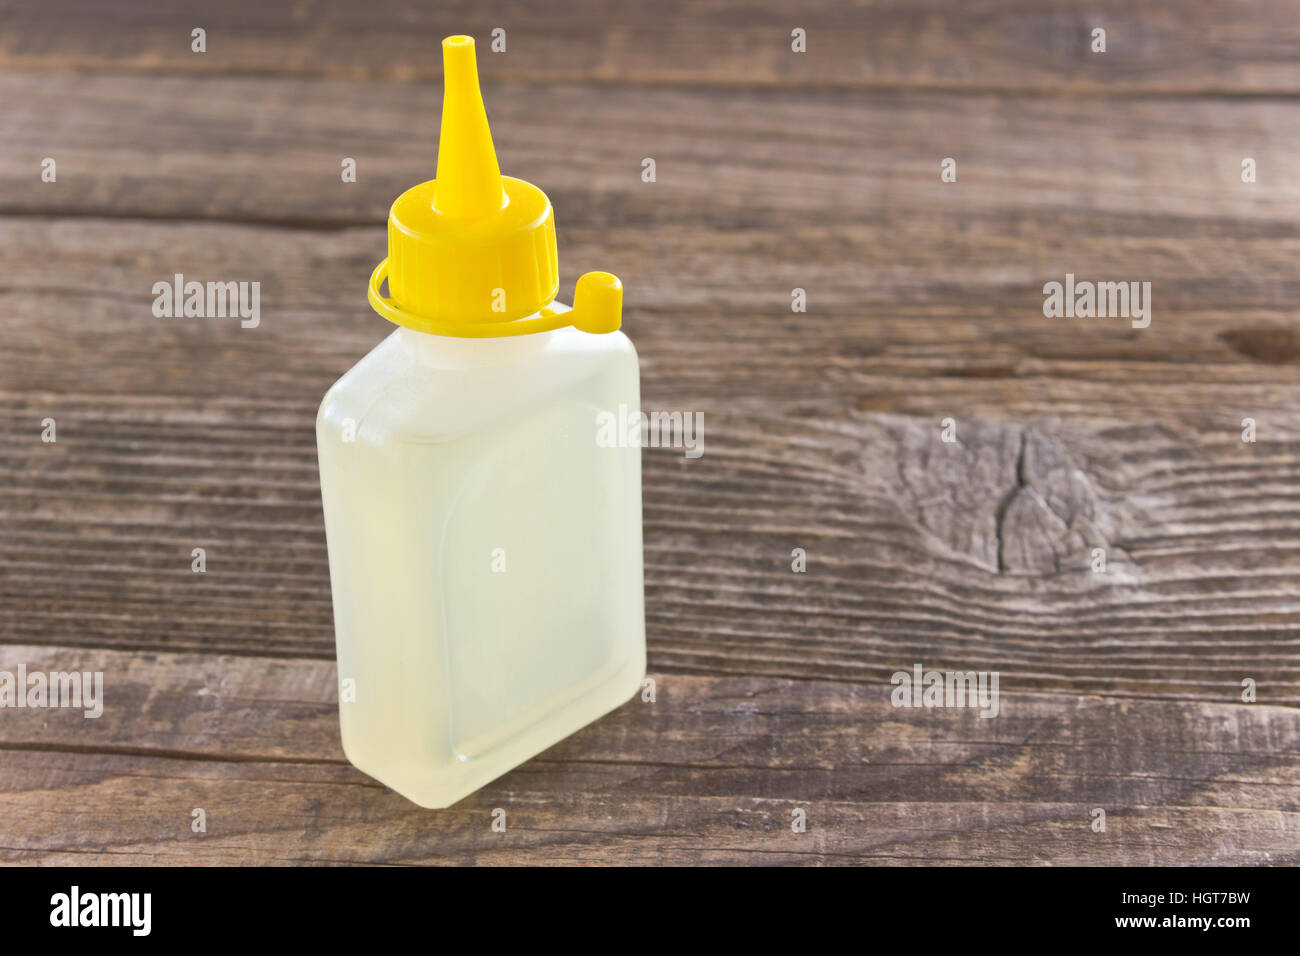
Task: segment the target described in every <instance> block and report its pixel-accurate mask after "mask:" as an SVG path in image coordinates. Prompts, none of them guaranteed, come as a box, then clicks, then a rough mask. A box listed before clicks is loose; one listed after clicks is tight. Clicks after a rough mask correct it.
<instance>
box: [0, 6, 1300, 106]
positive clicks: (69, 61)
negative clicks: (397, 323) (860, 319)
mask: <svg viewBox="0 0 1300 956" xmlns="http://www.w3.org/2000/svg"><path fill="white" fill-rule="evenodd" d="M0 23H2V24H3V26H4V28H5V29H4V31H3V33H0V37H3V41H2V42H0V68H4V69H17V70H32V71H35V70H42V71H48V70H59V71H64V70H74V71H77V72H81V73H85V72H88V71H139V72H145V73H150V74H154V73H159V72H168V73H170V72H184V73H199V74H224V73H235V72H237V73H243V74H249V73H257V74H267V75H287V74H291V75H300V76H315V77H346V78H350V79H382V80H386V81H391V82H412V81H414V82H422V81H429V80H432V81H437V80H438V79H439V78H440V77H441V75H442V73H441V65H440V63H439V58H438V44H439V41H440V40H441V39H442V38H443V37H444V36H447V35H449V34H452V33H468V34H470V35H472V36H474V37H475V38H476V39H477V40H478V42H479V43H480V44H481V45H482V47H483V48H484V50H487V49H488V45H489V43H490V40H491V31H492V30H494V29H497V28H500V29H503V30H505V31H506V38H507V44H506V52H505V53H504V54H497V55H493V56H486V55H485V56H484V57H483V58H482V62H483V68H484V72H485V74H486V76H487V77H488V80H489V82H496V81H497V78H498V77H508V78H509V81H510V82H512V83H518V84H536V83H539V82H552V81H556V80H561V81H568V80H577V81H582V82H587V83H591V84H600V85H605V84H617V83H626V82H635V83H646V82H650V83H665V84H695V85H698V84H705V83H708V84H720V85H727V86H733V85H737V84H746V85H761V84H770V85H781V86H816V85H821V86H843V87H850V88H863V87H888V88H899V87H902V88H924V89H936V88H937V89H945V90H953V91H966V90H972V89H973V90H990V89H993V90H1001V91H1006V92H1012V93H1022V92H1033V93H1037V92H1042V91H1044V90H1047V91H1057V92H1065V93H1078V92H1085V93H1086V92H1095V91H1098V90H1122V91H1130V92H1131V91H1146V92H1159V93H1162V94H1168V95H1180V94H1182V93H1186V92H1189V91H1191V92H1198V93H1202V92H1214V93H1217V94H1226V95H1242V94H1246V95H1257V94H1273V93H1286V94H1295V93H1296V92H1300V62H1298V61H1297V59H1296V56H1295V50H1296V48H1297V45H1298V44H1300V24H1298V23H1297V20H1296V17H1295V9H1294V6H1293V4H1291V3H1289V2H1288V0H1230V2H1224V0H1167V2H1164V3H1160V4H1144V5H1142V6H1140V7H1134V5H1133V4H1132V3H1131V2H1129V0H1092V2H1090V3H1088V4H1086V5H1081V4H1078V3H1074V2H1070V0H988V2H981V3H950V2H944V0H874V2H862V0H858V2H854V3H843V2H836V0H815V2H811V3H803V4H800V5H799V7H798V9H797V10H795V9H787V8H783V7H781V6H780V5H776V4H770V5H763V4H752V3H751V4H739V3H735V2H730V0H690V2H685V0H667V2H662V3H657V4H654V5H646V4H640V3H628V2H619V0H597V2H585V3H581V4H533V3H524V2H520V0H508V2H498V3H493V4H483V3H477V2H470V0H452V2H440V3H439V4H437V5H436V7H432V6H423V5H421V6H412V5H411V4H409V3H404V2H402V0H372V2H369V3H366V4H364V5H358V4H356V3H350V2H347V0H315V2H311V3H305V2H304V3H293V4H281V3H259V2H256V0H227V2H225V3H222V4H220V5H219V6H216V7H214V6H213V5H212V4H210V3H206V2H204V0H169V2H167V3H165V4H159V3H142V2H134V3H126V4H113V5H105V4H102V3H96V2H94V0H26V2H23V0H5V2H4V3H3V5H0ZM195 27H203V28H204V29H206V30H207V35H208V38H207V52H206V53H204V54H196V53H194V52H192V50H191V31H192V30H193V29H194V28H195ZM796 27H801V28H803V29H804V30H806V31H807V52H806V53H803V54H796V53H793V52H791V31H792V30H793V29H794V28H796ZM1097 27H1102V28H1104V29H1106V31H1107V49H1106V52H1105V54H1096V53H1093V52H1092V50H1091V42H1092V31H1093V30H1094V29H1095V28H1097Z"/></svg>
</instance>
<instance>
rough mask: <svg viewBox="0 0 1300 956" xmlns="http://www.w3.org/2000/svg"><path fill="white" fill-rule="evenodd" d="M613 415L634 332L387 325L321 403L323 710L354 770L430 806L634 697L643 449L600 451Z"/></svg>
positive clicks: (628, 380)
mask: <svg viewBox="0 0 1300 956" xmlns="http://www.w3.org/2000/svg"><path fill="white" fill-rule="evenodd" d="M554 307H556V308H559V309H563V308H564V307H563V306H559V305H558V304H556V306H554ZM620 406H623V407H625V408H630V409H639V408H640V384H639V373H638V365H637V358H636V351H635V349H633V347H632V344H631V342H630V341H629V340H628V339H627V337H626V336H624V335H623V333H621V332H612V333H608V334H604V335H589V334H586V333H583V332H579V331H577V330H576V329H573V328H564V329H559V330H556V331H553V332H543V333H538V334H535V335H523V336H510V337H504V338H492V339H473V338H449V337H442V336H433V335H426V334H423V333H420V332H414V331H411V330H409V329H404V328H398V329H397V330H396V331H395V332H394V333H393V334H392V335H390V336H389V337H388V338H387V339H385V340H384V341H383V342H381V343H380V344H379V345H378V346H377V347H376V348H375V349H374V350H373V351H372V352H371V353H370V354H369V355H367V356H366V357H365V358H363V359H362V360H361V361H360V362H359V363H357V365H356V366H355V367H354V368H352V369H351V370H350V371H349V372H347V373H346V374H345V375H344V376H343V377H342V378H341V379H340V380H339V381H338V382H337V383H336V384H335V385H334V386H333V387H332V388H331V389H330V390H329V392H328V393H327V394H326V395H325V398H324V400H323V401H322V403H321V407H320V412H319V414H318V416H317V422H316V435H317V447H318V451H319V457H320V475H321V496H322V500H323V504H324V512H325V528H326V534H327V538H328V543H329V563H330V579H331V585H332V589H333V595H334V627H335V637H336V645H337V649H338V662H339V680H340V698H339V717H340V724H341V727H342V738H343V749H344V752H345V753H346V754H347V756H348V759H349V760H350V761H351V762H352V763H353V764H354V765H355V766H356V767H357V768H359V769H360V770H362V771H364V772H365V773H367V774H369V775H370V776H372V777H375V778H376V779H378V780H379V781H381V782H382V783H384V784H386V785H388V786H390V787H392V788H393V789H394V790H397V791H398V792H399V793H401V794H403V795H404V796H406V797H408V798H409V799H411V800H413V801H414V802H416V803H418V804H420V805H421V806H425V807H445V806H448V805H450V804H452V803H454V802H456V801H457V800H459V799H461V798H462V797H464V796H466V795H467V794H469V793H471V792H473V791H474V790H476V789H478V788H479V787H481V786H483V785H484V784H486V783H488V782H489V781H491V780H492V779H494V778H496V777H498V776H500V775H501V774H503V773H505V772H507V771H508V770H510V769H512V768H513V767H515V766H518V765H519V764H520V763H522V762H524V761H525V760H527V759H528V758H530V757H532V756H533V755H535V754H537V753H539V752H540V751H542V750H544V749H546V748H547V747H549V746H551V745H552V744H554V743H556V742H558V741H559V740H561V739H563V738H564V737H567V736H568V735H569V734H571V733H573V732H574V731H576V730H578V729H579V728H581V727H583V726H585V725H586V724H588V723H590V722H591V721H593V720H595V719H596V718H597V717H600V716H601V715H602V714H605V713H607V712H608V711H610V710H612V709H614V708H615V707H617V706H619V705H620V704H622V703H623V702H625V701H626V700H627V699H628V698H629V697H631V696H632V695H633V694H634V693H635V692H636V690H637V689H638V687H639V686H640V682H641V680H642V678H643V676H644V674H645V611H644V590H643V577H642V558H641V553H642V552H641V464H640V449H639V447H636V446H635V444H634V443H624V442H620V443H618V444H619V445H620V446H625V447H601V444H599V443H598V441H597V436H598V426H597V421H598V416H599V415H600V414H601V413H602V412H609V413H611V414H614V413H617V412H618V410H619V408H620ZM605 444H609V443H608V442H606V443H605ZM349 682H351V683H350V684H349Z"/></svg>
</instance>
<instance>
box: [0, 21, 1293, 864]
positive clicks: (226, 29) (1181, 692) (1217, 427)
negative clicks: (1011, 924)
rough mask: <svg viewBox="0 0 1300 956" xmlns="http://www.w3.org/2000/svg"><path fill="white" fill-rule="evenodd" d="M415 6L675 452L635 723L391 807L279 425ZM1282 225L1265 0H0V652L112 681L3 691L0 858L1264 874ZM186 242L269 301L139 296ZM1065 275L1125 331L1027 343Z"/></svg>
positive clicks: (418, 157)
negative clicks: (1114, 293)
mask: <svg viewBox="0 0 1300 956" xmlns="http://www.w3.org/2000/svg"><path fill="white" fill-rule="evenodd" d="M218 6H219V8H220V12H217V9H216V8H217V7H218ZM196 26H202V27H204V28H205V29H206V30H207V50H208V52H207V53H205V54H202V55H199V54H194V53H192V52H191V51H190V30H191V29H192V28H193V27H196ZM497 26H501V27H504V28H506V30H507V35H508V52H507V53H506V54H505V55H493V54H491V53H489V52H487V50H486V41H487V39H488V36H489V33H490V30H491V29H492V28H493V27H497ZM796 26H802V27H804V28H805V29H807V31H808V52H807V53H805V54H800V55H796V54H793V53H791V52H790V31H791V29H792V28H793V27H796ZM1094 26H1102V27H1104V28H1106V29H1107V31H1108V51H1107V52H1106V53H1105V54H1104V55H1098V54H1093V53H1091V52H1089V39H1090V32H1091V29H1092V28H1093V27H1094ZM455 32H467V33H471V34H473V35H474V36H476V37H477V38H478V40H479V42H480V69H481V72H482V77H483V84H484V91H485V96H486V99H487V103H488V109H489V112H490V115H491V117H492V121H493V127H494V130H495V134H496V141H497V148H498V151H499V154H500V159H501V166H502V169H503V170H504V171H506V172H507V173H510V174H513V175H517V176H520V177H522V178H525V179H528V180H530V181H532V182H535V183H537V184H539V185H540V186H542V187H543V188H544V189H545V190H546V191H547V192H548V194H549V195H550V196H551V198H552V201H553V202H554V204H555V207H556V212H557V222H558V228H559V238H560V246H561V272H562V275H561V282H562V288H563V290H564V293H563V297H565V298H567V297H568V295H569V293H570V291H571V289H572V284H573V281H574V279H575V278H576V277H577V275H578V274H580V273H581V272H584V271H587V270H589V269H608V270H610V271H613V272H615V273H617V274H618V275H620V276H621V277H622V278H623V281H624V283H625V286H626V290H627V293H626V313H625V324H624V328H625V330H626V331H627V332H628V333H629V335H631V337H632V338H633V340H634V341H635V342H636V344H637V347H638V349H639V351H640V355H641V359H642V374H643V397H644V404H645V406H646V408H648V409H657V408H661V409H689V410H698V411H702V412H703V413H704V415H705V424H706V432H705V439H706V446H705V448H706V452H705V455H704V457H703V458H700V459H698V460H694V461H688V460H685V459H683V458H682V456H681V454H680V451H673V450H668V449H663V450H655V451H648V452H647V453H646V454H645V464H644V486H645V491H644V495H645V544H646V598H647V618H648V620H647V625H648V637H649V653H650V672H651V675H652V676H653V677H654V678H655V680H656V682H657V688H658V696H657V701H656V702H655V703H653V704H649V703H643V702H642V701H640V700H639V699H638V700H634V701H633V702H631V703H629V704H627V705H626V706H624V707H623V708H622V709H621V710H619V711H617V712H616V713H614V714H613V715H611V716H609V717H607V718H606V719H604V720H601V721H599V722H598V723H596V724H595V725H593V726H591V727H589V728H588V729H586V730H584V731H582V732H581V733H579V734H577V735H576V736H574V737H572V738H570V739H568V740H566V741H564V742H563V743H561V744H560V745H558V746H556V747H554V748H553V749H551V750H549V751H547V752H546V753H544V754H543V755H541V756H539V757H538V758H537V759H535V760H532V761H530V762H528V763H527V764H525V765H524V766H522V767H520V768H519V769H518V770H516V771H514V772H512V773H510V774H509V775H507V776H506V777H504V778H502V779H500V780H498V781H497V782H495V783H493V784H492V785H490V786H488V787H487V788H485V789H484V790H482V791H480V792H479V793H476V794H474V795H473V796H471V797H469V798H467V799H465V800H464V801H462V802H461V803H459V804H457V805H456V806H455V807H453V808H451V809H449V810H445V811H423V810H420V809H418V808H416V807H415V806H414V805H412V804H410V803H408V802H407V801H406V800H404V799H403V798H402V797H400V796H398V795H397V794H395V793H393V792H391V791H389V790H387V789H385V788H384V787H382V786H381V785H379V784H378V783H376V782H374V781H372V780H370V779H369V778H367V777H365V776H363V775H362V774H361V773H360V772H358V771H356V770H354V769H352V768H351V767H350V766H349V765H348V763H347V762H346V760H345V759H344V757H343V753H342V751H341V749H340V746H339V741H338V731H337V716H336V689H335V666H334V647H333V633H332V624H331V610H330V595H329V580H328V569H327V564H326V552H325V540H324V532H323V527H322V519H321V509H320V499H319V488H318V483H317V471H316V455H315V445H314V435H313V426H312V423H313V418H314V414H315V409H316V406H317V403H318V402H319V400H320V397H321V395H322V394H323V393H324V391H325V389H326V388H327V387H328V385H329V384H330V383H332V382H333V381H334V380H335V379H336V378H338V377H339V375H340V374H341V373H342V372H343V371H345V370H346V369H347V368H348V367H349V366H350V365H352V364H353V363H354V362H355V361H356V360H357V359H359V358H360V357H361V356H362V355H363V354H365V353H366V351H368V350H369V349H370V348H371V347H372V346H373V345H374V344H376V343H377V342H378V341H379V339H380V338H381V337H383V336H384V335H386V334H387V333H388V331H389V326H387V325H386V323H384V322H383V320H381V319H379V318H378V317H377V316H375V315H374V314H373V313H372V312H371V311H370V310H369V308H368V307H367V306H366V303H365V294H364V288H365V282H366V279H367V277H368V275H369V271H370V269H371V268H372V266H373V265H374V263H375V262H377V261H378V259H379V258H381V257H382V256H383V255H384V244H385V233H384V219H385V216H386V213H387V208H388V205H389V203H390V202H391V201H392V199H393V198H394V197H396V195H397V194H398V193H399V192H401V191H402V190H403V189H405V188H406V187H407V186H410V185H412V184H414V183H416V182H418V181H420V180H422V179H427V178H431V177H432V175H433V171H434V164H435V158H436V146H437V132H438V117H439V110H440V103H441V89H440V85H439V84H440V74H441V63H440V54H439V46H438V44H439V40H440V38H441V37H442V36H444V35H447V34H450V33H455ZM345 156H350V157H354V158H356V160H357V165H358V175H359V180H358V182H356V183H354V184H344V183H342V182H341V181H340V176H339V172H340V162H341V159H342V158H343V157H345ZM647 156H651V157H654V158H655V160H656V162H657V169H658V181H657V182H656V183H654V184H646V183H643V182H642V181H641V179H640V172H641V160H642V159H643V158H644V157H647ZM1248 156H1249V157H1253V158H1254V159H1255V160H1256V161H1257V164H1258V171H1259V172H1258V182H1256V183H1254V184H1249V185H1248V184H1243V183H1242V182H1241V176H1240V171H1241V161H1242V159H1243V157H1248ZM44 157H52V158H54V159H55V160H56V162H57V170H58V180H57V182H56V183H53V184H46V183H42V182H41V181H40V171H41V161H42V159H43V158H44ZM944 157H953V158H955V159H956V160H957V162H958V181H957V182H956V183H951V184H944V183H941V182H940V180H939V164H940V161H941V160H942V159H943V158H944ZM1298 203H1300V18H1297V17H1296V16H1295V7H1294V4H1293V3H1291V2H1286V0H1254V2H1240V3H1235V2H1207V0H1176V2H1166V3H1161V4H1141V5H1138V4H1134V3H1132V2H1131V0H1098V2H1090V3H1088V4H1073V3H1055V2H1030V0H989V2H984V3H978V4H976V3H959V2H934V0H883V2H875V3H861V4H857V5H851V4H846V3H835V2H830V0H822V2H816V3H811V4H804V5H803V9H801V10H800V12H799V13H797V14H794V13H790V12H781V11H780V10H779V9H778V7H777V5H775V4H769V5H755V4H732V3H726V2H713V0H704V2H697V3H684V2H682V3H673V2H664V3H656V4H648V5H647V4H643V3H642V4H637V3H626V4H623V3H615V2H612V0H603V2H601V0H592V2H587V3H582V4H576V5H572V6H568V5H563V4H525V3H523V2H507V3H477V2H457V3H445V4H439V5H437V6H434V5H432V4H429V5H417V4H413V3H412V4H405V3H397V2H393V0H370V2H367V3H364V4H357V3H355V2H353V0H322V2H300V3H295V4H277V3H266V2H263V0H228V2H225V3H222V4H220V5H213V4H210V3H207V2H199V0H181V2H170V3H166V4H162V3H158V4H127V3H122V4H104V3H99V2H92V0H39V2H35V0H34V2H16V0H0V213H2V214H3V218H2V219H0V322H2V324H0V476H2V477H0V642H3V643H0V669H6V670H11V671H12V670H16V668H17V666H18V665H19V664H20V663H21V664H25V665H26V666H27V668H28V669H29V670H36V669H57V670H71V669H78V670H102V671H103V672H104V674H105V682H106V685H107V686H106V691H105V693H106V710H105V713H104V716H103V717H102V718H101V719H99V720H85V719H82V718H81V716H80V715H79V713H71V712H66V711H31V710H23V711H17V710H5V711H0V861H7V862H13V863H36V862H61V863H67V862H75V863H86V862H107V863H136V862H160V863H181V864H186V863H304V862H311V863H487V864H492V863H536V864H559V863H621V862H630V863H650V864H653V863H695V862H709V863H728V864H764V863H780V864H789V863H824V864H836V863H952V864H964V863H972V862H981V863H1086V864H1124V865H1130V864H1147V863H1158V864H1168V863H1192V864H1198V863H1211V862H1214V863H1245V864H1260V863H1274V864H1276V863H1296V862H1300V710H1297V708H1298V707H1300V580H1298V578H1297V574H1298V572H1300V493H1298V492H1297V488H1296V481H1297V478H1300V421H1298V420H1297V412H1298V411H1300V385H1298V383H1297V375H1296V373H1297V362H1300V324H1297V306H1296V302H1297V300H1298V298H1300V273H1297V268H1296V264H1297V261H1298V257H1300V228H1298V227H1297V218H1296V213H1297V209H1300V205H1298ZM176 272H180V273H184V274H185V275H186V277H187V278H197V279H200V280H207V279H236V280H257V281H260V282H261V284H262V322H261V326H260V327H259V328H257V329H241V328H240V327H239V325H238V323H237V322H235V321H232V320H193V319H190V320H168V319H156V318H154V317H153V316H152V315H151V311H150V306H151V303H152V300H153V296H152V293H151V291H150V289H151V286H152V284H153V283H154V282H156V281H159V280H164V281H165V280H168V279H169V278H170V277H171V276H172V274H173V273H176ZM1066 272H1073V273H1075V274H1076V275H1078V276H1079V277H1080V278H1091V279H1104V280H1130V279H1132V280H1146V281H1150V282H1152V284H1153V288H1154V291H1153V297H1154V310H1153V321H1152V324H1151V327H1150V328H1148V329H1146V330H1145V331H1137V330H1133V329H1131V328H1130V327H1129V326H1128V323H1127V322H1126V321H1124V320H1116V319H1109V320H1107V319H1093V320H1081V319H1076V320H1065V319H1046V318H1044V316H1043V314H1042V301H1043V296H1042V291H1041V290H1042V285H1043V283H1044V282H1046V281H1049V280H1052V279H1056V280H1060V279H1062V278H1063V276H1064V275H1065V273H1066ZM794 287H800V288H804V289H806V290H807V295H808V311H807V313H806V314H793V313H792V312H791V310H790V295H791V289H792V288H794ZM47 417H52V418H54V419H56V421H57V423H58V424H57V428H58V432H57V435H58V441H57V443H55V444H46V443H43V442H42V441H41V437H40V436H41V421H42V419H44V418H47ZM947 417H951V418H954V419H955V420H956V422H957V428H958V438H959V442H958V443H957V444H945V443H943V442H941V441H939V429H940V424H939V423H940V421H941V419H943V418H947ZM1247 417H1249V418H1253V419H1255V420H1256V422H1257V427H1258V441H1257V442H1256V443H1254V444H1245V443H1243V442H1242V440H1241V431H1242V419H1243V418H1247ZM195 547H203V548H205V549H207V555H208V559H207V572H206V573H205V574H194V573H192V572H191V570H190V561H191V558H190V554H191V550H192V549H193V548H195ZM796 547H801V548H805V549H806V550H807V553H808V570H807V573H805V574H794V573H792V572H791V569H790V561H791V558H790V553H791V549H792V548H796ZM1094 547H1103V548H1106V549H1107V552H1108V555H1109V566H1108V572H1107V573H1106V574H1094V573H1092V572H1091V571H1090V569H1089V561H1090V555H1091V551H1092V549H1093V548H1094ZM914 663H922V664H923V665H924V666H926V667H927V668H936V669H954V668H955V669H963V670H965V669H990V670H998V671H999V672H1000V673H1001V675H1002V676H1001V690H1002V694H1003V699H1002V715H1001V716H1000V717H998V718H997V719H992V720H981V719H979V718H977V717H976V716H975V714H974V712H972V711H956V710H903V709H895V708H893V707H892V706H890V703H889V691H890V689H891V688H890V685H889V677H890V675H891V674H892V673H893V672H894V671H895V670H898V669H900V668H901V669H906V668H909V667H910V666H911V665H912V664H914ZM1247 677H1249V678H1253V679H1254V680H1255V681H1257V683H1258V695H1259V699H1258V701H1257V702H1256V703H1253V704H1247V703H1243V702H1242V701H1241V681H1242V680H1243V678H1247ZM195 807H202V808H204V809H205V811H206V813H207V832H206V833H203V834H195V833H193V832H191V829H190V821H191V811H192V809H193V808H195ZM497 807H501V808H504V809H506V811H507V820H508V829H507V832H506V833H504V834H501V833H493V832H491V830H490V822H491V812H492V810H493V808H497ZM1097 807H1101V808H1104V809H1105V811H1106V813H1107V828H1106V831H1105V832H1104V833H1095V832H1093V831H1092V830H1091V828H1090V823H1091V820H1092V818H1091V815H1090V812H1091V810H1093V809H1094V808H1097ZM795 808H803V809H804V810H805V811H806V813H807V820H808V829H807V832H806V833H794V832H792V830H791V826H790V823H791V811H792V810H793V809H795Z"/></svg>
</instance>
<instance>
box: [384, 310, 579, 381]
mask: <svg viewBox="0 0 1300 956" xmlns="http://www.w3.org/2000/svg"><path fill="white" fill-rule="evenodd" d="M549 308H550V309H552V310H554V311H565V312H567V311H568V310H569V309H568V306H564V305H561V304H560V303H558V302H552V303H551V305H550V306H549ZM564 331H565V330H564V329H552V330H550V331H547V332H534V333H533V334H531V335H504V336H500V337H497V338H463V337H461V336H453V335H433V334H431V333H428V332H417V331H415V330H414V329H408V328H406V327H405V326H400V325H399V326H398V327H397V330H396V332H394V334H395V335H396V336H397V338H398V340H399V341H400V342H401V343H402V347H403V348H404V349H405V350H406V351H407V352H408V353H409V354H410V355H411V356H412V357H413V358H415V360H416V361H417V362H419V363H420V364H422V365H428V366H430V367H432V368H443V369H458V368H480V367H485V366H492V365H514V364H516V363H518V362H521V361H524V360H525V359H527V358H529V357H531V356H534V355H536V354H538V353H539V352H542V351H545V349H546V348H547V347H548V346H549V345H550V344H551V343H552V342H553V341H554V340H555V338H556V336H557V335H559V334H560V333H562V332H564Z"/></svg>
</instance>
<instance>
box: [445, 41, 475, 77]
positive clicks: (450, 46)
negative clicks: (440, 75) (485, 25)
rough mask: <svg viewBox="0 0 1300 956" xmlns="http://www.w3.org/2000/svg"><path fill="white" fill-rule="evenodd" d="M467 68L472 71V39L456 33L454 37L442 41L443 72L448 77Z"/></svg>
mask: <svg viewBox="0 0 1300 956" xmlns="http://www.w3.org/2000/svg"><path fill="white" fill-rule="evenodd" d="M467 67H468V68H469V69H471V70H474V38H473V37H467V36H465V35H464V34H460V33H458V34H456V35H455V36H450V37H446V38H445V39H443V41H442V68H443V71H444V72H445V73H446V74H447V75H449V76H450V75H454V74H456V73H459V72H461V71H463V70H465V69H466V68H467ZM475 72H477V71H475Z"/></svg>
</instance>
